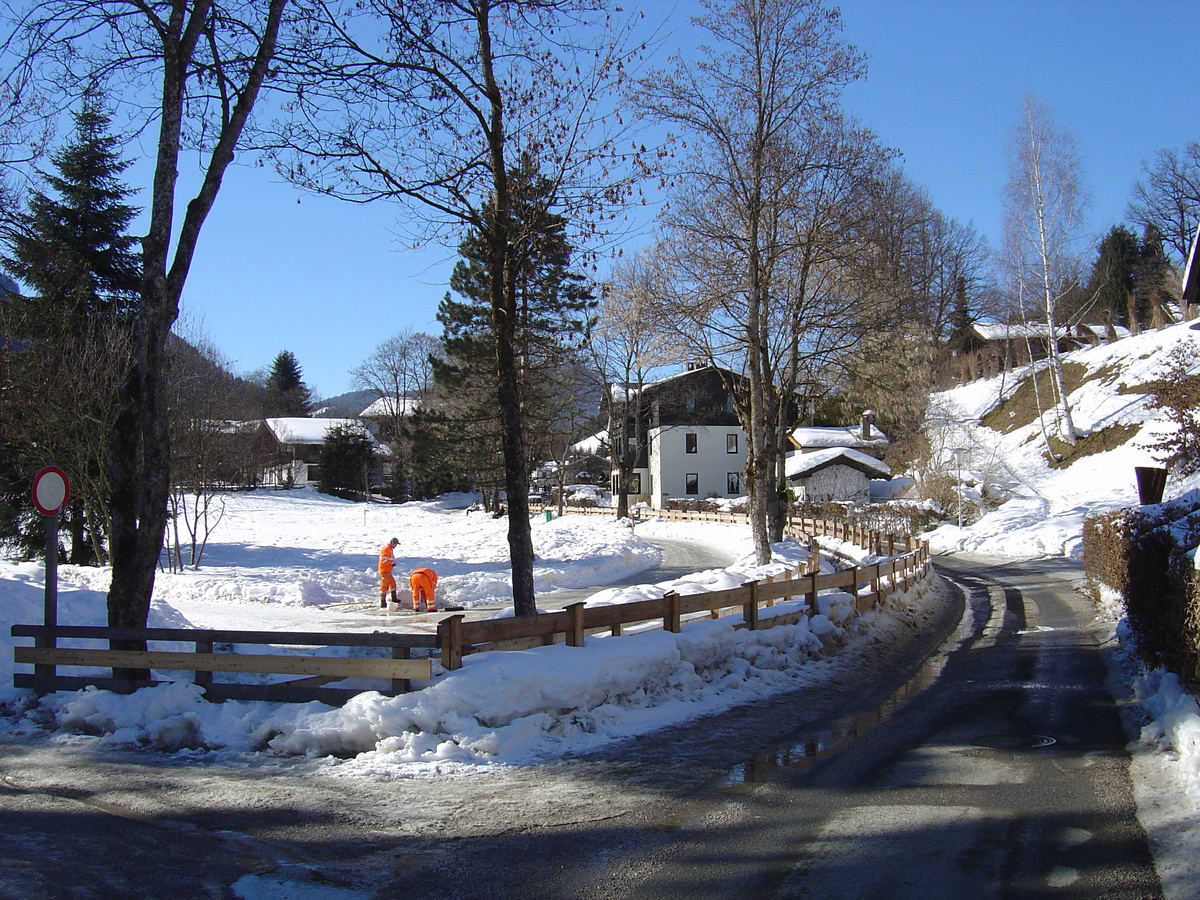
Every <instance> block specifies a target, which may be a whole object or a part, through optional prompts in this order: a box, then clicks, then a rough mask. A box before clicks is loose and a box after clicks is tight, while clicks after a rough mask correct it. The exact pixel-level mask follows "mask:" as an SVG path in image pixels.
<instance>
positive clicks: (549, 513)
mask: <svg viewBox="0 0 1200 900" xmlns="http://www.w3.org/2000/svg"><path fill="white" fill-rule="evenodd" d="M553 518H554V511H553V510H550V509H548V510H546V521H547V522H549V521H550V520H551V519H553Z"/></svg>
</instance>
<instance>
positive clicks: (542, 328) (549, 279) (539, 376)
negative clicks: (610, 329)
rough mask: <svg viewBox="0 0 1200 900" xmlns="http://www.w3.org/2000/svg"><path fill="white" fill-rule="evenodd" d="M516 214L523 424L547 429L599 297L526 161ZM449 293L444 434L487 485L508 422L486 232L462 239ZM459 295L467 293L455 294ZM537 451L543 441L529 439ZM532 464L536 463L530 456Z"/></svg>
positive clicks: (543, 182) (439, 379) (500, 475)
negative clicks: (502, 410) (557, 387)
mask: <svg viewBox="0 0 1200 900" xmlns="http://www.w3.org/2000/svg"><path fill="white" fill-rule="evenodd" d="M510 177H511V188H512V195H513V213H512V214H513V218H514V219H515V220H516V221H517V222H519V229H518V230H519V238H518V240H517V242H516V243H517V248H516V249H517V252H516V255H515V256H516V259H515V267H514V268H515V272H514V276H513V277H514V281H515V293H516V297H517V321H516V323H515V328H514V332H515V343H516V346H515V347H514V352H515V355H516V358H517V359H518V361H519V387H520V391H521V403H522V408H523V409H524V411H525V417H526V418H525V423H524V424H525V427H526V429H527V430H528V432H529V434H530V435H533V436H537V435H544V434H547V433H548V432H549V431H550V430H551V429H552V428H553V426H554V424H555V418H556V404H555V402H554V397H553V392H552V391H551V389H550V388H551V386H552V385H553V384H554V383H555V381H556V380H557V379H556V377H555V376H556V374H557V373H558V372H561V371H562V370H563V369H564V368H565V367H566V366H567V365H568V363H569V362H570V360H571V359H572V357H573V356H574V355H575V354H576V353H577V352H578V351H579V350H580V348H581V347H582V346H583V343H584V339H585V335H586V333H587V330H588V328H589V326H590V324H591V320H592V316H593V314H594V310H595V308H596V300H595V298H594V296H593V294H592V292H591V291H590V290H589V288H588V286H587V283H586V279H585V278H584V276H582V275H581V274H579V273H578V272H576V271H575V270H574V269H573V268H572V263H573V260H574V247H573V246H572V244H571V242H570V240H569V239H568V236H567V233H566V231H567V221H566V219H565V218H564V217H563V216H561V215H559V214H558V213H556V212H554V211H553V206H554V198H553V195H552V193H551V190H550V182H549V181H548V180H547V179H545V178H544V177H542V176H541V175H539V174H538V173H537V172H536V170H535V169H534V168H533V166H532V164H531V163H530V162H529V160H528V159H523V160H522V162H521V165H520V166H519V167H518V168H516V169H514V170H513V171H512V172H511V173H510ZM459 255H460V259H459V261H458V262H457V263H456V264H455V266H454V270H453V271H452V273H451V276H450V288H451V292H452V293H451V292H447V294H446V296H445V297H444V298H443V300H442V302H441V304H439V306H438V312H437V318H438V321H439V322H441V324H442V329H443V333H442V343H443V347H444V349H445V355H446V359H445V360H437V361H435V362H434V382H435V386H436V389H437V395H438V397H439V406H440V409H441V410H442V412H443V415H444V416H445V420H446V421H445V422H444V427H443V428H442V429H441V435H442V440H443V441H444V442H446V443H447V444H449V445H450V449H449V451H448V453H449V455H451V456H452V457H453V458H454V459H455V460H456V461H457V464H458V467H459V470H460V471H461V472H463V474H466V475H469V476H470V477H471V479H472V480H473V481H474V482H475V483H476V484H477V485H479V486H480V487H481V488H484V489H487V488H489V487H493V486H495V487H497V488H498V487H499V486H500V485H501V484H502V483H503V481H504V469H503V459H502V457H501V454H500V433H501V423H500V417H499V411H498V408H497V403H496V391H497V376H496V343H495V331H494V329H493V324H494V323H493V322H492V318H491V316H492V312H491V304H490V299H489V293H488V292H489V278H488V270H487V260H488V248H487V242H486V240H485V237H484V236H483V235H482V234H481V233H479V232H473V233H471V234H468V235H467V236H466V237H465V238H464V239H463V240H462V242H461V243H460V244H459ZM455 295H457V297H459V298H461V299H455ZM528 445H529V447H530V451H531V457H532V456H536V455H538V453H539V449H540V448H539V447H538V442H537V441H536V440H535V441H531V442H529V444H528ZM528 462H529V464H532V463H533V462H534V460H533V459H532V458H531V459H530V460H529V461H528Z"/></svg>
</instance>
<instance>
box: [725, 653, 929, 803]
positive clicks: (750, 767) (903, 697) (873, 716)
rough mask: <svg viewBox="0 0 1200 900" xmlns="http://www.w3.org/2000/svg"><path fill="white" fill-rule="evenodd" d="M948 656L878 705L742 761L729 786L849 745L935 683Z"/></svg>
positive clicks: (794, 768)
mask: <svg viewBox="0 0 1200 900" xmlns="http://www.w3.org/2000/svg"><path fill="white" fill-rule="evenodd" d="M948 656H949V655H948V654H938V655H937V656H935V657H933V658H931V659H930V660H929V661H927V662H926V663H925V665H923V666H922V667H921V669H920V671H918V672H917V674H916V675H914V676H913V677H912V678H911V679H909V680H908V681H907V682H905V684H904V685H903V686H902V687H900V688H899V689H898V690H897V691H896V692H895V693H893V694H892V695H891V696H890V697H889V698H888V699H887V700H886V701H885V702H884V703H883V704H881V705H880V706H878V707H876V708H875V709H872V710H869V711H868V712H865V713H859V714H858V715H855V716H846V717H844V718H841V719H837V720H835V721H834V722H833V723H832V724H831V725H829V726H828V727H827V728H825V729H823V730H820V731H815V732H811V733H809V734H805V735H803V736H802V737H800V738H799V739H797V740H795V741H790V742H788V743H787V744H786V745H781V746H778V747H773V748H771V749H768V750H764V751H762V752H760V753H757V754H755V755H754V756H753V757H751V758H750V759H748V760H746V761H745V762H742V763H738V765H736V766H734V767H733V768H732V769H731V770H730V772H729V774H728V775H727V776H726V779H725V786H727V787H734V786H737V785H747V784H762V783H765V782H767V781H769V780H771V778H773V777H774V776H775V775H777V774H778V773H779V772H780V771H782V770H785V769H786V770H788V771H789V772H802V771H804V770H805V769H808V768H809V767H811V766H812V765H813V764H815V763H816V762H818V761H819V760H821V759H823V758H824V757H826V756H828V755H829V754H831V753H834V752H836V751H838V750H841V749H842V748H843V747H846V746H848V745H849V744H851V743H853V742H854V741H856V740H858V739H859V738H860V737H862V736H863V735H865V734H867V733H868V732H869V731H871V729H873V728H875V727H877V726H879V725H882V724H883V723H884V722H886V721H887V720H888V719H890V718H891V717H892V715H893V714H894V713H895V712H896V710H898V709H899V708H900V707H902V706H903V705H904V704H905V703H907V702H908V701H909V700H911V699H912V698H913V697H915V696H916V695H917V694H919V693H920V692H921V691H923V690H925V688H927V687H929V686H930V685H931V684H933V682H934V681H936V680H937V678H938V676H939V675H941V673H942V669H943V668H945V666H946V660H947V658H948Z"/></svg>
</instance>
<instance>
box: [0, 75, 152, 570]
mask: <svg viewBox="0 0 1200 900" xmlns="http://www.w3.org/2000/svg"><path fill="white" fill-rule="evenodd" d="M74 121H75V129H74V133H73V135H72V138H71V140H70V141H69V142H68V143H67V144H66V145H65V146H64V147H62V148H61V149H60V150H59V151H58V152H57V153H55V154H54V155H53V156H52V157H51V161H52V163H53V164H54V168H55V171H54V172H52V173H44V174H43V175H42V179H43V181H44V182H45V184H46V186H47V187H48V189H49V190H48V191H47V192H43V191H38V190H35V191H32V192H31V193H30V195H29V198H28V201H27V209H26V210H24V211H21V212H19V213H18V214H16V215H15V216H14V219H13V221H12V222H11V224H10V227H9V228H8V229H6V231H5V234H4V244H5V251H6V252H5V254H4V255H3V256H2V257H0V264H2V265H3V267H4V269H6V270H7V271H8V272H9V273H10V274H11V275H13V276H14V277H15V278H16V279H18V280H19V281H20V282H22V283H23V284H24V285H25V288H26V291H25V293H24V294H13V293H12V292H11V291H7V292H6V294H9V296H8V297H7V298H6V302H5V303H3V304H2V305H0V310H2V312H0V314H2V315H3V322H0V333H3V334H4V335H5V338H6V340H10V341H12V340H15V341H18V342H19V343H20V345H21V346H22V348H23V352H22V353H20V354H18V355H16V356H14V357H13V359H12V360H11V362H12V365H11V366H10V367H9V370H10V371H9V373H8V380H9V382H10V388H11V390H10V391H8V392H7V397H6V401H7V402H6V403H5V404H3V408H2V410H0V416H2V418H3V421H2V422H0V425H2V428H0V431H2V432H3V434H4V440H5V444H6V445H7V446H6V447H5V448H4V451H5V454H6V456H10V459H12V460H14V462H15V465H16V466H17V467H18V470H30V471H36V469H37V468H38V467H40V466H41V465H44V464H45V463H46V462H49V461H50V460H51V459H53V461H54V462H56V463H58V464H59V465H61V466H63V468H64V469H66V470H67V472H68V475H69V477H70V479H71V485H72V491H71V493H72V503H71V506H70V508H69V509H68V510H67V511H66V512H65V514H64V517H65V524H66V525H67V527H68V529H69V534H70V535H71V555H70V559H71V561H72V562H76V563H83V562H91V561H95V560H97V559H103V557H104V555H105V552H106V546H105V545H106V540H107V536H108V532H109V514H108V499H109V497H108V494H109V489H108V477H107V475H108V473H107V445H106V441H107V436H108V433H109V430H110V429H111V428H112V427H113V424H114V422H115V421H116V416H117V391H118V386H119V384H120V383H121V380H122V379H123V378H124V376H125V373H126V371H127V369H128V366H129V361H130V353H131V326H130V320H131V318H132V314H133V313H134V311H135V310H136V308H137V296H138V292H139V289H140V283H141V275H140V268H141V267H140V258H139V254H138V251H137V249H136V247H137V243H138V242H137V238H135V237H133V236H131V235H129V234H127V233H126V229H127V228H128V226H129V224H130V222H131V221H132V220H133V218H134V216H135V215H136V214H137V212H138V210H137V209H136V208H135V207H133V206H131V205H130V204H129V203H128V202H127V201H128V199H129V198H130V197H131V196H132V195H133V193H134V191H133V190H132V189H130V188H129V187H127V186H126V185H125V184H124V183H123V182H122V181H121V177H120V176H121V174H122V173H123V172H124V171H125V170H126V169H127V168H128V167H129V165H130V162H129V161H127V160H123V159H121V158H120V157H119V155H118V145H119V142H118V140H117V138H116V137H114V136H113V135H112V134H111V133H110V132H109V125H110V122H111V120H110V117H109V116H108V114H107V112H106V111H105V106H104V102H103V97H102V95H101V94H99V93H98V92H95V91H88V92H87V93H86V94H85V95H84V99H83V104H82V106H81V108H80V109H79V111H78V112H77V113H76V114H75V116H74ZM64 363H65V364H64ZM35 448H36V449H35ZM18 480H20V479H18Z"/></svg>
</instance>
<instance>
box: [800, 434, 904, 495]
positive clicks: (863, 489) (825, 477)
mask: <svg viewBox="0 0 1200 900" xmlns="http://www.w3.org/2000/svg"><path fill="white" fill-rule="evenodd" d="M784 465H785V469H784V471H785V473H786V476H787V482H788V487H790V488H791V489H792V491H793V492H794V494H795V498H796V500H799V501H811V502H823V501H827V500H839V501H845V502H849V503H866V502H867V501H869V500H870V499H871V481H872V479H889V478H891V477H892V471H891V469H890V468H888V466H887V465H886V464H885V463H882V462H880V461H879V460H878V459H876V458H875V457H873V456H869V455H867V454H866V453H863V452H861V451H859V450H854V449H852V448H850V447H826V448H824V449H820V450H812V451H810V452H808V453H793V454H792V455H791V456H789V457H788V458H787V460H786V461H785V464H784Z"/></svg>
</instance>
